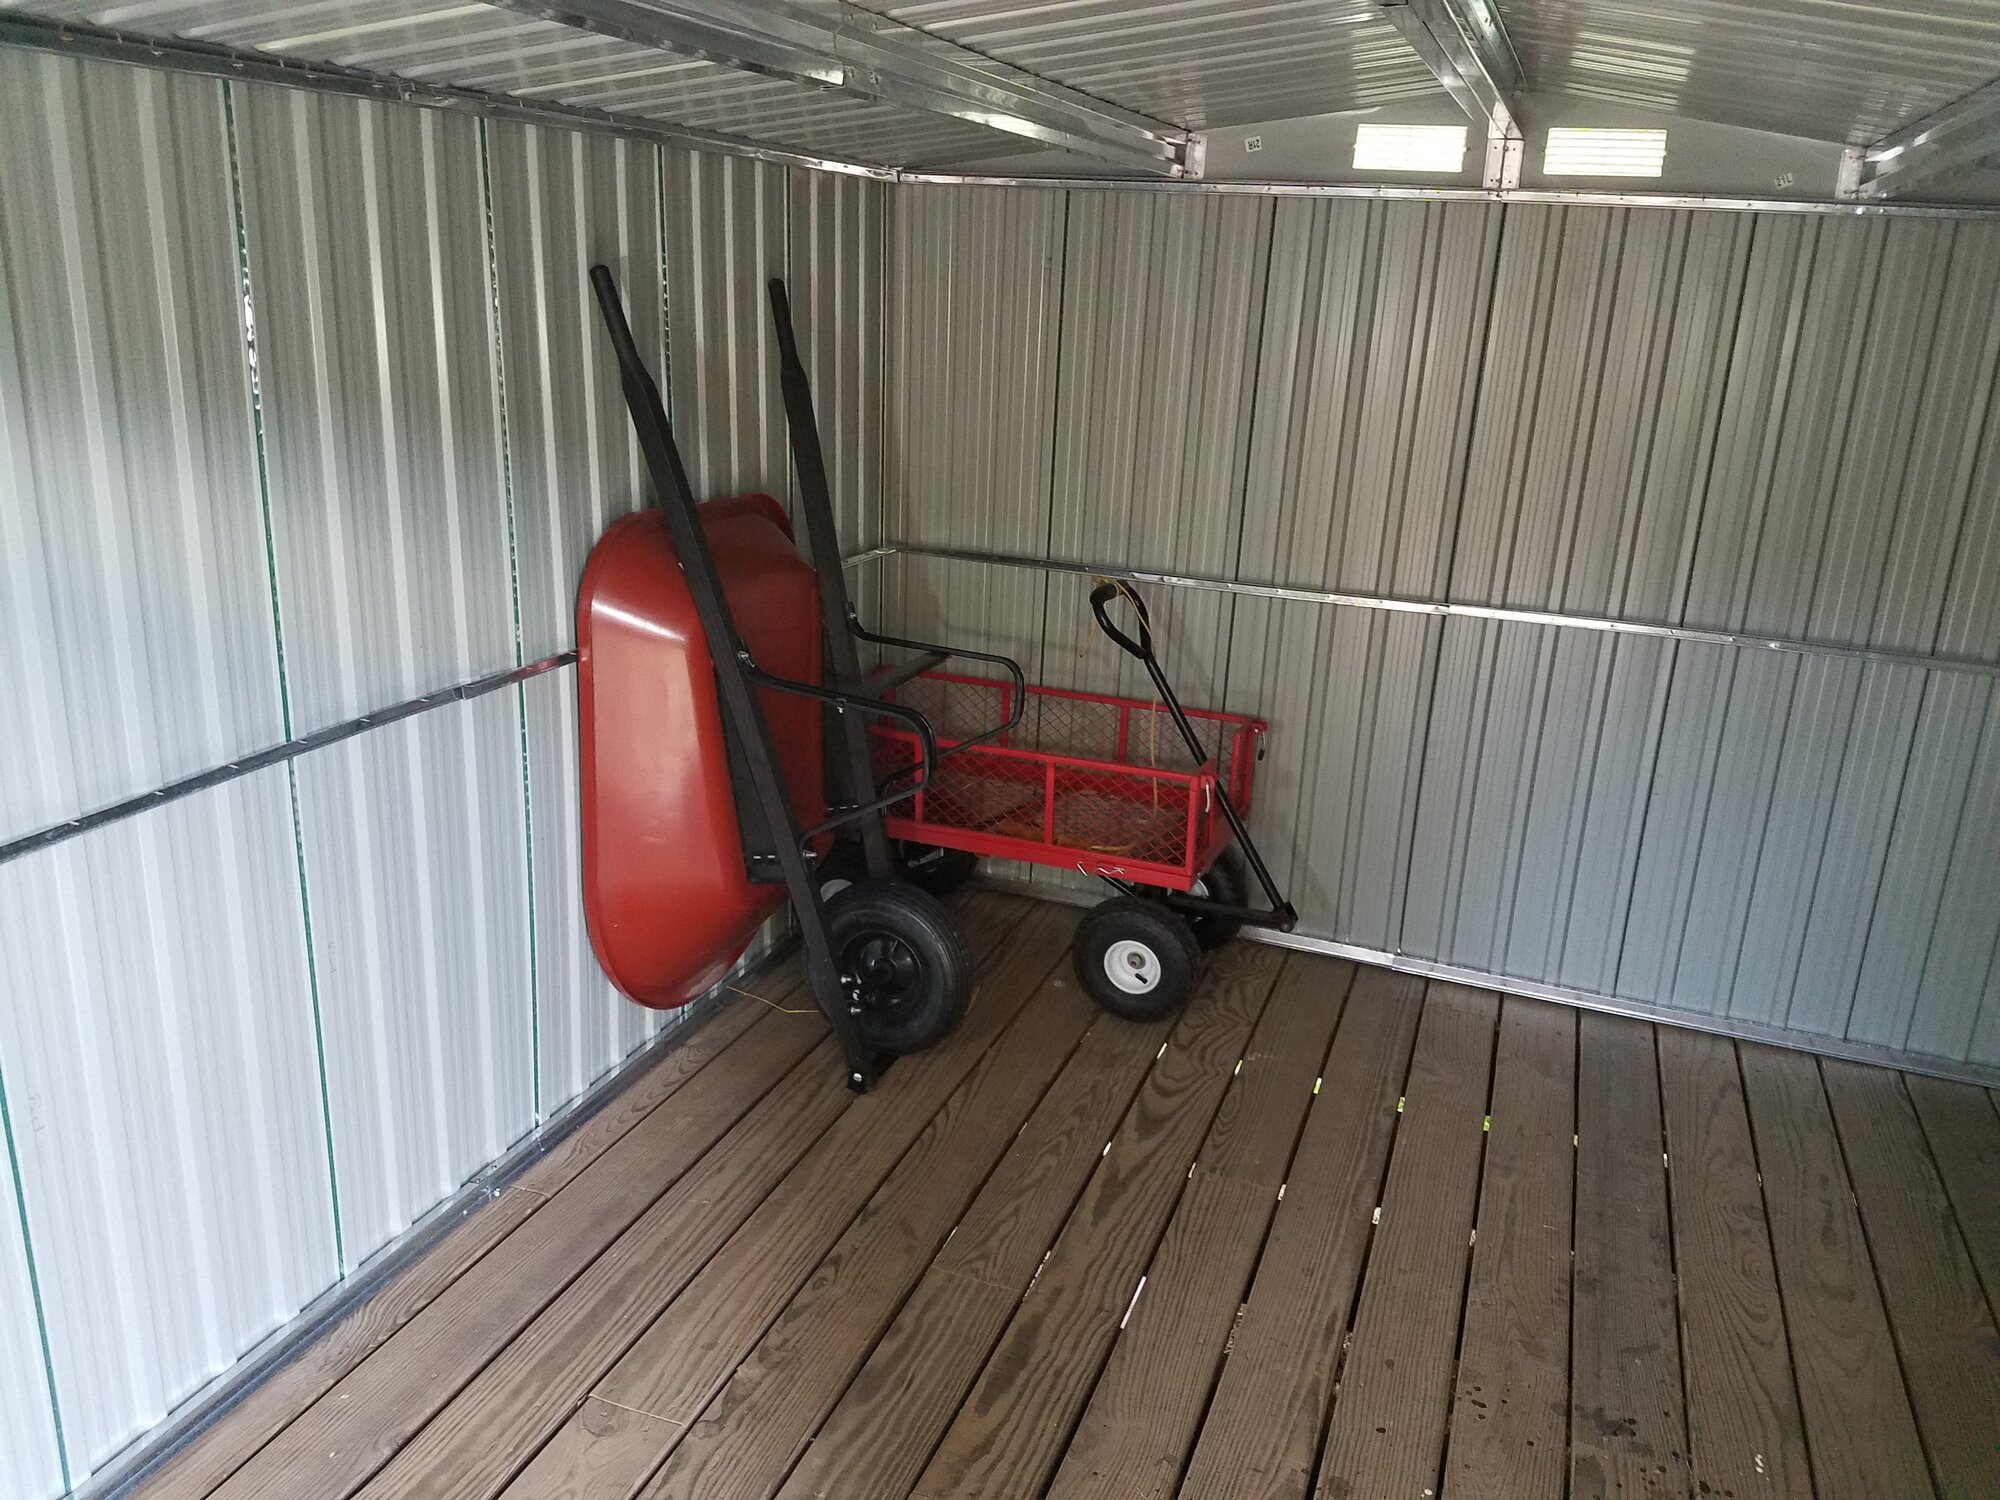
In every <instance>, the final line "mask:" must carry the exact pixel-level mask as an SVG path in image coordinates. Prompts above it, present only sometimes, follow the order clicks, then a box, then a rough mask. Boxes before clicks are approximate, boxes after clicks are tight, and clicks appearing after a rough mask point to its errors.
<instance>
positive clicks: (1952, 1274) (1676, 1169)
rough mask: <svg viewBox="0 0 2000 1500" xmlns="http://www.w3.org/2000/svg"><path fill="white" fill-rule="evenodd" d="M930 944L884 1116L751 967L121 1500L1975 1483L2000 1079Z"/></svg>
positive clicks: (1304, 975)
mask: <svg viewBox="0 0 2000 1500" xmlns="http://www.w3.org/2000/svg"><path fill="white" fill-rule="evenodd" d="M961 913H962V920H963V921H964V923H965V925H966V927H967V930H968V936H969V937H971V938H972V940H973V942H974V944H975V948H976V950H977V951H980V952H983V953H986V954H988V955H989V957H988V959H987V961H986V962H985V964H984V966H983V967H982V970H981V983H982V998H981V1000H980V1001H979V1002H978V1003H977V1004H976V1006H975V1013H974V1016H973V1017H972V1018H971V1020H970V1021H969V1022H968V1025H967V1026H966V1027H965V1028H964V1029H962V1030H961V1032H960V1033H959V1035H957V1036H956V1037H954V1038H952V1039H950V1040H949V1041H947V1042H946V1043H944V1044H943V1045H941V1046H940V1047H939V1048H937V1049H934V1050H933V1051H932V1052H930V1053H926V1054H922V1055H920V1056H917V1057H912V1058H909V1059H905V1060H904V1061H903V1062H901V1063H899V1064H898V1065H897V1067H896V1069H895V1070H894V1071H893V1072H892V1073H891V1074H890V1075H889V1078H888V1080H887V1081H886V1083H885V1085H884V1087H883V1088H882V1089H881V1090H880V1091H879V1092H878V1093H876V1094H874V1095H872V1096H870V1097H868V1098H866V1099H859V1100H857V1099H855V1098H854V1097H853V1096H851V1095H849V1094H848V1093H847V1092H846V1090H845V1089H844V1087H842V1081H841V1073H840V1069H839V1067H838V1061H837V1056H836V1049H835V1048H834V1046H833V1044H832V1042H831V1040H830V1039H828V1038H827V1037H826V1036H825V1031H824V1027H823V1026H822V1025H821V1024H820V1022H819V1019H818V1017H817V1016H815V1015H813V1014H810V1013H809V1012H807V1011H806V1009H805V1007H804V1006H803V1005H799V1006H783V1005H782V1002H783V1001H784V1000H785V999H786V997H787V996H793V997H796V996H798V995H799V993H800V992H799V990H798V989H797V978H796V969H795V968H792V969H790V970H781V971H779V973H778V974H777V975H775V976H773V977H772V978H770V979H767V980H766V981H764V984H763V987H762V988H763V991H764V994H765V995H766V997H767V998H771V999H774V1000H777V1001H779V1002H781V1005H780V1008H766V1007H764V1006H760V1005H757V1004H756V1003H754V1002H747V1001H746V1002H744V1003H742V1004H739V1005H737V1006H733V1007H730V1008H727V1009H725V1010H723V1011H721V1012H719V1013H718V1015H717V1017H716V1018H714V1019H713V1020H712V1021H711V1022H710V1024H709V1025H708V1026H706V1027H705V1028H703V1029H702V1030H701V1031H700V1032H698V1033H696V1034H695V1035H693V1036H692V1037H691V1038H690V1039H689V1041H688V1042H687V1043H686V1044H684V1045H682V1046H679V1047H676V1048H672V1049H670V1050H669V1051H668V1052H666V1053H665V1054H664V1055H663V1057H662V1058H661V1060H660V1061H659V1062H658V1063H656V1064H655V1065H653V1066H652V1067H650V1068H649V1069H648V1070H646V1071H645V1072H644V1073H642V1074H641V1075H640V1076H639V1077H638V1078H636V1079H635V1080H634V1081H633V1083H632V1084H631V1085H629V1086H628V1087H627V1088H626V1089H625V1090H624V1091H622V1092H621V1093H620V1094H618V1095H616V1096H615V1097H614V1098H613V1099H612V1100H611V1101H610V1102H609V1103H608V1104H607V1106H606V1107H605V1109H604V1110H603V1111H602V1112H601V1113H600V1114H599V1115H597V1116H596V1117H594V1118H592V1119H591V1120H589V1121H587V1122H585V1123H584V1124H583V1125H582V1126H581V1127H580V1128H579V1129H578V1130H577V1131H576V1132H575V1133H574V1134H573V1135H571V1136H569V1137H568V1138H566V1139H565V1140H564V1141H563V1142H561V1143H560V1144H559V1145H558V1146H557V1147H556V1148H554V1149H553V1150H552V1151H551V1152H550V1153H549V1154H548V1155H547V1156H546V1157H544V1158H543V1159H541V1160H540V1161H538V1162H536V1163H535V1164H534V1165H533V1166H532V1167H531V1168H529V1169H528V1171H527V1172H526V1173H525V1174H524V1175H523V1176H522V1178H521V1179H519V1187H518V1189H517V1190H516V1191H514V1192H510V1193H508V1194H506V1195H503V1197H502V1198H501V1199H500V1200H498V1202H497V1204H496V1205H495V1206H493V1207H491V1208H488V1209H486V1210H484V1211H482V1212H481V1213H479V1214H476V1215H474V1216H472V1218H471V1219H470V1220H469V1221H468V1223H467V1224H465V1225H464V1226H462V1227H461V1228H460V1229H458V1230H456V1231H454V1232H452V1233H451V1234H449V1235H447V1236H446V1237H445V1238H444V1239H443V1240H442V1241H441V1242H440V1243H439V1244H438V1245H437V1246H435V1247H433V1248H432V1249H431V1250H430V1251H429V1252H427V1253H426V1254H425V1255H424V1256H422V1257H420V1258H419V1259H418V1260H417V1261H416V1263H415V1264H414V1265H413V1266H412V1267H411V1268H409V1270H408V1271H406V1272H405V1273H404V1274H403V1275H401V1276H399V1277H398V1278H396V1279H395V1280H393V1281H392V1282H391V1283H390V1284H389V1285H387V1286H386V1287H385V1288H384V1289H383V1290H382V1291H381V1292H380V1293H379V1294H378V1295H377V1296H376V1297H375V1298H374V1299H373V1300H371V1301H370V1302H369V1303H367V1304H365V1305H364V1306H363V1307H361V1308H359V1309H357V1310H356V1311H355V1312H354V1313H353V1314H351V1315H350V1316H349V1317H348V1318H347V1319H345V1320H343V1321H342V1322H340V1323H338V1324H336V1325H335V1326H334V1327H333V1328H332V1329H331V1330H329V1332H328V1333H327V1334H326V1335H325V1336H324V1337H323V1338H322V1339H320V1340H319V1341H318V1342H317V1343H315V1344H314V1345H312V1346H311V1347H310V1348H309V1349H308V1351H307V1352H306V1355H305V1357H303V1358H301V1359H299V1360H297V1361H295V1362H294V1363H293V1364H291V1365H289V1366H287V1367H286V1368H285V1369H283V1370H282V1371H280V1372H278V1374H277V1376H276V1378H274V1379H273V1380H271V1381H269V1382H268V1383H267V1384H265V1385H264V1386H262V1387H260V1388H258V1389H257V1390H255V1391H252V1392H251V1393H250V1394H249V1395H248V1397H247V1398H246V1399H245V1400H244V1401H243V1402H242V1403H241V1404H240V1405H239V1406H238V1407H237V1408H235V1409H234V1410H233V1411H231V1412H229V1413H226V1414H225V1415H224V1416H223V1417H222V1418H221V1419H220V1420H219V1421H218V1422H217V1423H216V1424H215V1426H214V1427H213V1428H212V1429H210V1431H209V1432H207V1433H205V1434H203V1435H202V1436H201V1437H199V1438H198V1439H197V1440H196V1441H194V1442H193V1443H191V1444H190V1445H189V1446H188V1447H187V1449H186V1450H185V1451H183V1452H182V1453H180V1454H178V1455H176V1456H175V1457H174V1458H172V1459H171V1460H170V1461H168V1462H166V1463H164V1464H163V1465H162V1466H161V1467H160V1469H159V1471H158V1472H157V1473H155V1474H153V1475H151V1476H149V1477H148V1479H147V1480H146V1481H145V1482H143V1483H141V1484H140V1485H139V1486H138V1487H137V1490H136V1493H137V1494H139V1495H141V1496H144V1497H146V1500H155V1497H162V1496H164V1497H170V1500H208V1497H212V1496H216V1495H226V1496H234V1497H237V1500H247V1497H252V1496H255V1497H258V1500H261V1497H263V1496H266V1495H283V1496H286V1497H288V1500H290V1497H300V1500H349V1497H351V1496H353V1495H354V1494H355V1493H356V1492H357V1491H358V1492H361V1493H363V1494H364V1495H365V1496H366V1497H367V1500H391V1497H397V1500H400V1497H404V1496H416V1495H421V1496H424V1497H425V1500H430V1497H433V1496H435V1497H440V1500H490V1497H492V1496H494V1495H496V1494H499V1493H502V1492H505V1493H508V1494H510V1495H513V1496H518V1497H528V1496H533V1497H535V1500H541V1497H544V1496H559V1495H569V1496H585V1495H588V1496H598V1495H608V1496H628V1497H629V1496H635V1495H637V1496H644V1497H647V1500H771V1497H773V1496H781V1497H782V1500H911V1497H912V1496H916V1497H917V1500H938V1497H949V1500H970V1497H972V1496H975V1495H977V1496H979V1497H981V1500H989V1497H990V1500H1169V1497H1171V1496H1180V1497H1183V1500H1306V1497H1307V1496H1308V1494H1309V1493H1310V1492H1312V1491H1313V1490H1314V1487H1315V1477H1316V1476H1317V1479H1318V1491H1319V1494H1320V1495H1322V1496H1326V1497H1334V1496H1341V1495H1347V1494H1351V1495H1354V1496H1361V1495H1370V1496H1372V1495H1377V1494H1383V1495H1395V1494H1407V1495H1410V1496H1412V1497H1413V1500H1421V1497H1422V1495H1423V1494H1424V1493H1425V1492H1426V1491H1434V1492H1435V1494H1436V1495H1439V1496H1443V1497H1447V1500H1480V1497H1483V1496H1488V1495H1493V1496H1500V1495H1505V1496H1508V1497H1513V1496H1521V1497H1523V1500H1536V1497H1549V1500H1554V1497H1558V1496H1562V1495H1563V1494H1564V1490H1565V1484H1566V1485H1567V1494H1568V1495H1569V1496H1572V1497H1575V1500H1614V1497H1615V1500H1641V1497H1647V1500H1664V1497H1668V1496H1672V1497H1677V1500H1696V1497H1697V1496H1705V1497H1715V1496H1720V1497H1722V1500H1750V1497H1753V1496H1759V1495H1763V1496H1789V1495H1806V1494H1813V1495H1815V1496H1817V1497H1819V1500H1853V1497H1859V1496H1873V1495H1895V1496H1897V1497H1899V1500H1900V1497H1902V1496H1906V1495H1907V1496H1911V1497H1919V1500H1920V1497H1923V1496H1927V1495H1928V1496H1933V1500H1945V1497H1951V1500H1957V1497H1960V1496H1967V1495H1977V1496H1981V1497H1984V1496H1988V1495H1994V1494H2000V1357H1996V1356H1997V1354H2000V1331H1996V1326H1995V1312H1994V1309H1995V1292H1996V1287H1997V1286H2000V1110H1996V1106H1995V1101H1994V1098H1993V1096H1991V1095H1990V1094H1989V1093H1988V1092H1987V1091H1984V1090H1980V1089H1975V1088H1972V1087H1969V1086H1965V1085H1957V1084H1948V1083H1941V1082H1938V1081H1936V1080H1932V1079H1922V1078H1907V1079H1906V1078H1905V1077H1904V1076H1903V1075H1900V1074H1896V1073H1888V1072H1882V1071H1879V1070H1873V1069H1868V1068H1864V1067H1861V1066H1859V1065H1856V1064H1846V1063H1833V1062H1826V1063H1821V1062H1819V1061H1816V1060H1814V1059H1811V1058H1809V1057H1806V1056H1805V1055H1803V1054H1799V1053H1789V1052H1780V1051H1774V1050H1770V1049H1766V1048H1761V1047H1752V1046H1738V1045H1737V1044H1735V1043H1732V1042H1729V1041H1725V1040H1722V1039H1720V1038H1716V1037H1712V1036H1702V1035H1698V1034H1694V1033H1689V1032H1682V1031H1672V1030H1666V1029H1662V1028H1658V1027H1655V1026H1652V1025H1650V1024H1647V1023H1645V1022H1641V1021H1636V1020H1629V1019H1619V1018H1614V1017H1610V1016H1604V1015H1595V1014H1581V1015H1579V1014H1577V1013H1576V1012H1573V1011H1569V1010H1563V1009H1558V1008H1555V1007H1552V1006H1549V1005H1546V1004H1543V1003H1541V1002H1538V1001H1532V1000H1525V999H1508V1000H1505V1001H1501V1000H1499V999H1497V997H1495V996H1493V995H1491V994H1488V993H1485V992H1481V991H1467V990H1460V989H1455V988H1453V987H1451V986H1442V985H1434V986H1430V987H1429V988H1428V989H1427V988H1426V986H1425V985H1424V984H1423V983H1422V982H1421V981H1419V980H1416V979H1413V978H1410V977H1407V976H1402V975H1397V974H1391V973H1388V972H1386V971H1383V970H1379V969H1359V970H1357V969H1354V968H1353V967H1352V966H1350V965H1348V964H1346V963H1343V962H1339V961H1335V960H1331V959H1327V958H1321V957H1315V956H1311V955H1307V954H1302V953H1293V954H1289V955H1281V954H1280V953H1279V952H1277V951H1276V950H1272V949H1268V948H1251V947H1238V948H1234V949H1225V950H1224V951H1223V952H1222V953H1220V954H1218V955H1217V956H1216V957H1215V958H1214V959H1213V960H1212V969H1211V982H1210V984H1209V988H1208V992H1207V994H1206V996H1205V997H1204V998H1202V999H1200V1000H1198V1001H1197V1003H1196V1005H1195V1006H1194V1007H1193V1008H1191V1009H1190V1011H1189V1012H1188V1013H1187V1014H1186V1015H1184V1016H1182V1017H1180V1018H1178V1020H1176V1021H1173V1022H1159V1023H1154V1024H1152V1025H1146V1026H1135V1025H1131V1024H1129V1023H1126V1022H1122V1021H1119V1020H1117V1019H1115V1018H1113V1017H1109V1016H1104V1015H1101V1014H1099V1013H1098V1012H1097V1011H1096V1010H1095V1008H1094V1007H1092V1006H1090V1005H1089V1004H1088V1002H1087V1001H1086V1000H1085V998H1084V996H1083V995H1082V994H1081V992H1080V991H1079V990H1078V989H1077V988H1076V985H1075V981H1074V979H1073V978H1072V977H1071V975H1070V972H1069V968H1068V959H1067V955H1066V954H1065V953H1064V951H1063V949H1064V947H1065V943H1064V936H1065V934H1066V933H1067V931H1068V930H1069V927H1070V924H1072V923H1073V922H1074V920H1075V917H1074V914H1073V913H1072V912H1070V911H1066V910H1057V909H1055V908H1049V907H1037V906H1035V905H1034V904H1033V903H1030V902H1025V901H1022V900H1020V899H1019V898H1013V897H1003V896H998V895H993V894H986V895H980V896H975V897H973V898H971V899H970V900H969V901H968V902H967V903H965V904H964V905H963V906H962V907H961ZM1019 924H1025V925H1019ZM787 1011H790V1012H794V1013H790V1014H787V1013H785V1012H787ZM1170 1036H1171V1037H1172V1038H1173V1045H1171V1046H1167V1047H1164V1048H1163V1043H1166V1042H1167V1041H1168V1039H1169V1037H1170ZM1239 1058H1240V1059H1241V1065H1240V1068H1239V1066H1238V1059H1239ZM1315 1079H1318V1080H1319V1086H1318V1088H1317V1089H1316V1090H1315V1088H1314V1081H1315ZM1406 1080H1407V1093H1408V1098H1407V1101H1406V1103H1405V1107H1404V1111H1403V1113H1402V1114H1401V1115H1399V1114H1398V1113H1397V1100H1398V1096H1399V1095H1401V1094H1403V1093H1404V1092H1405V1085H1406ZM1489 1082H1490V1089H1491V1103H1490V1105H1489V1103H1488V1088H1489ZM1489 1110H1490V1113H1491V1120H1490V1125H1489V1124H1488V1122H1485V1121H1483V1119H1482V1116H1483V1115H1484V1114H1486V1113H1487V1112H1488V1111H1489ZM1483 1126H1484V1127H1486V1128H1482V1127H1483ZM1107 1143H1109V1144H1107ZM1669 1158H1670V1160H1671V1165H1670V1166H1669ZM1190 1163H1192V1166H1190ZM1281 1185H1282V1193H1281V1192H1280V1187H1281ZM1850 1189H1851V1193H1850ZM1378 1203H1379V1204H1380V1205H1381V1211H1382V1216H1381V1226H1380V1228H1379V1229H1378V1228H1377V1227H1376V1226H1375V1224H1374V1222H1373V1221H1374V1218H1375V1212H1376V1208H1377V1205H1378ZM1475 1224H1476V1226H1477V1230H1476V1234H1475V1233H1474V1225H1475ZM1142 1275H1143V1278H1144V1280H1143V1284H1142V1283H1141V1280H1140V1278H1141V1276H1142ZM1135 1292H1136V1293H1137V1297H1136V1300H1135V1297H1134V1294H1135ZM1350 1327H1351V1332H1350ZM1391 1361H1393V1364H1392V1363H1391ZM1684 1392H1685V1394H1684ZM1690 1455H1691V1457H1690Z"/></svg>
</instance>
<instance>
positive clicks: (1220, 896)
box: [1183, 844, 1250, 953]
mask: <svg viewBox="0 0 2000 1500" xmlns="http://www.w3.org/2000/svg"><path fill="white" fill-rule="evenodd" d="M1190 894H1192V895H1197V896H1204V897H1206V898H1207V899H1208V900H1210V901H1220V902H1222V903H1223V905H1225V906H1246V905H1248V904H1249V901H1250V871H1249V868H1248V867H1247V866H1246V865H1245V864H1244V862H1243V851H1242V850H1240V849H1238V848H1237V847H1236V846H1235V845H1234V844H1231V845H1230V846H1229V847H1228V848H1227V849H1224V850H1223V851H1222V852H1221V853H1220V854H1218V855H1216V856H1215V863H1214V864H1212V865H1210V866H1209V867H1208V868H1207V869H1206V870H1204V871H1202V872H1201V877H1200V879H1199V880H1198V881H1197V882H1196V889H1195V890H1194V891H1192V892H1190ZM1183 915H1185V916H1186V917H1187V922H1188V926H1190V927H1192V928H1193V929H1194V940H1195V941H1196V942H1197V943H1199V944H1201V951H1202V952H1204V953H1213V952H1214V951H1215V950H1216V949H1217V948H1220V947H1221V946H1222V945H1223V944H1224V943H1226V942H1228V941H1229V940H1230V939H1231V938H1233V937H1235V936H1236V934H1237V933H1239V932H1241V931H1242V930H1243V921H1242V918H1240V917H1217V916H1210V915H1209V914H1208V913H1206V912H1195V911H1191V912H1186V913H1183Z"/></svg>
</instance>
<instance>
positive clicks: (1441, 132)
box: [1354, 125, 1465, 175]
mask: <svg viewBox="0 0 2000 1500" xmlns="http://www.w3.org/2000/svg"><path fill="white" fill-rule="evenodd" d="M1354 169H1355V170H1356V171H1357V172H1449V173H1451V174H1453V175H1456V174H1458V173H1460V172H1463V171H1464V170H1465V127H1464V126H1463V125H1362V126H1359V127H1357V128H1356V130H1355V132H1354Z"/></svg>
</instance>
